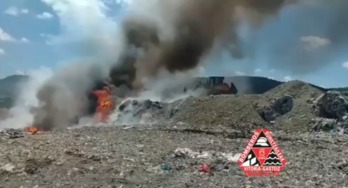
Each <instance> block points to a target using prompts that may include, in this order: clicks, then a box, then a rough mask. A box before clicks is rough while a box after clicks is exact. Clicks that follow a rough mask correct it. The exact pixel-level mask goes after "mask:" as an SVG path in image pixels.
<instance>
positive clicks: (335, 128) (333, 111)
mask: <svg viewBox="0 0 348 188" xmlns="http://www.w3.org/2000/svg"><path fill="white" fill-rule="evenodd" d="M313 112H314V113H315V114H316V115H317V116H318V118H315V119H313V120H312V124H313V127H312V130H313V131H326V132H338V133H342V134H348V100H347V99H346V98H345V97H344V96H343V95H342V94H341V93H340V92H338V91H328V92H326V93H324V94H323V95H321V96H320V97H318V98H317V99H316V100H315V101H314V103H313Z"/></svg>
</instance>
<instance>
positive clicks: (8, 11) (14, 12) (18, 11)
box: [4, 7, 29, 16]
mask: <svg viewBox="0 0 348 188" xmlns="http://www.w3.org/2000/svg"><path fill="white" fill-rule="evenodd" d="M4 13H5V14H8V15H12V16H18V15H20V14H28V13H29V10H28V9H19V8H17V7H9V8H8V9H6V10H5V12H4Z"/></svg>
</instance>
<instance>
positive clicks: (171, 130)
mask: <svg viewBox="0 0 348 188" xmlns="http://www.w3.org/2000/svg"><path fill="white" fill-rule="evenodd" d="M347 104H348V102H347V98H346V96H344V95H342V94H341V93H339V92H332V91H330V92H326V91H322V90H320V89H318V88H316V87H313V86H311V85H309V84H306V83H304V82H300V81H292V82H288V83H285V84H282V85H280V86H278V87H276V88H273V89H271V90H269V91H267V92H266V93H264V94H259V95H220V96H209V97H189V98H186V99H181V100H178V101H175V102H171V103H161V102H155V101H150V100H145V101H141V100H129V101H125V102H124V103H122V105H120V106H119V107H118V109H117V114H115V116H113V117H112V122H111V123H110V124H108V125H100V127H96V126H92V127H87V126H84V127H71V128H68V129H60V130H53V131H50V132H46V133H41V134H37V135H27V134H24V133H22V132H21V130H3V131H2V132H1V133H0V138H1V141H0V182H1V184H0V187H6V188H7V187H23V188H26V187H28V188H31V187H180V188H181V187H347V186H348V180H347V179H346V178H347V174H348V161H347V159H346V157H345V156H347V155H348V136H347V133H348V126H347V125H348V120H347V114H348V108H347ZM257 128H268V129H269V130H271V131H272V132H273V135H274V138H275V139H276V140H277V144H278V145H279V147H280V148H281V150H282V152H283V154H284V155H285V158H286V159H287V161H288V163H287V166H286V167H285V169H284V171H283V172H282V173H281V174H280V176H277V177H258V178H255V177H246V176H245V175H244V174H243V172H242V170H241V169H240V168H239V166H238V164H237V160H238V157H239V154H240V153H242V152H243V150H244V148H245V147H246V145H247V143H248V141H249V140H250V138H251V136H252V134H253V130H255V129H257ZM203 164H207V165H208V166H209V167H210V168H211V170H210V171H209V173H205V172H200V169H201V167H202V165H203Z"/></svg>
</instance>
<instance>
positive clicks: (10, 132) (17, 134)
mask: <svg viewBox="0 0 348 188" xmlns="http://www.w3.org/2000/svg"><path fill="white" fill-rule="evenodd" d="M0 136H4V137H6V138H8V139H15V138H22V137H24V134H23V132H22V131H21V130H19V129H5V130H2V131H0Z"/></svg>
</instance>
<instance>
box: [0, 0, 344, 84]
mask: <svg viewBox="0 0 348 188" xmlns="http://www.w3.org/2000/svg"><path fill="white" fill-rule="evenodd" d="M346 8H348V7H346ZM122 10H123V9H122V6H120V4H118V1H117V0H107V1H106V0H104V1H102V0H88V1H87V0H30V1H28V0H1V1H0V28H1V29H0V77H5V76H8V75H11V74H18V73H23V72H26V71H28V70H31V69H37V68H40V67H49V68H52V69H56V68H59V67H61V66H63V65H66V64H69V63H71V62H73V61H74V60H75V59H78V58H81V57H83V56H85V55H88V54H89V53H90V52H91V51H90V50H91V49H88V48H85V47H82V48H81V46H83V45H84V44H86V43H84V42H82V41H83V40H84V39H86V38H89V37H90V36H93V37H95V36H94V35H95V34H96V33H97V34H100V37H101V38H100V37H98V38H96V39H98V40H100V39H102V40H103V41H104V42H102V44H99V46H98V49H99V48H102V47H110V48H117V44H114V43H112V42H110V40H112V39H110V38H108V37H111V35H109V34H110V33H113V32H117V31H116V26H115V24H116V22H117V20H118V16H119V15H120V13H121V11H122ZM314 10H315V9H313V11H314ZM318 10H320V8H319V9H318ZM301 11H302V10H301V8H298V7H296V6H294V7H290V8H288V9H286V10H284V11H282V12H281V14H280V16H279V17H277V18H276V19H274V20H270V21H269V22H267V23H266V24H264V26H262V27H261V28H259V29H257V31H250V29H249V30H248V29H246V30H243V27H241V29H240V35H241V36H242V37H244V39H243V42H242V44H243V49H244V50H247V51H253V52H254V56H253V58H247V59H243V60H237V59H233V58H231V57H230V56H229V54H228V52H222V53H219V54H218V55H216V56H214V57H213V58H210V59H209V60H207V61H208V62H210V63H209V65H207V66H206V67H205V73H206V74H223V75H258V76H265V77H270V78H274V79H277V80H282V81H284V80H291V79H300V80H304V81H308V82H311V83H314V84H318V85H321V86H325V87H341V86H348V63H345V62H348V55H345V54H348V53H347V51H346V50H348V48H346V45H345V44H348V43H344V44H341V45H340V46H339V48H338V47H337V48H336V47H335V42H336V41H335V40H332V39H331V38H330V35H329V34H328V33H330V32H329V31H327V30H325V29H323V27H321V25H323V23H324V24H325V23H326V22H325V20H327V23H331V20H329V18H331V17H330V16H331V15H330V12H329V11H327V14H326V13H325V14H318V15H316V13H317V12H312V14H311V15H313V16H312V18H311V17H310V16H309V17H308V14H307V13H306V15H303V16H304V17H305V16H307V17H308V19H309V21H311V20H310V19H318V16H321V18H320V19H319V21H317V22H318V23H317V24H316V23H315V22H310V23H312V25H310V26H307V25H306V23H307V22H304V21H303V17H301V16H300V15H301V14H302V13H303V14H304V12H305V11H306V12H308V10H303V11H302V12H301ZM307 17H306V18H307ZM299 19H300V20H301V21H303V23H302V22H299V21H298V20H299ZM320 22H322V23H320ZM299 24H300V25H299ZM301 24H302V25H301ZM245 28H248V26H245ZM295 28H296V29H295ZM299 28H301V29H299ZM327 28H328V27H327ZM96 30H98V31H96ZM321 31H322V32H321ZM347 33H348V31H347ZM241 40H242V39H241ZM299 44H301V45H303V46H301V47H299V46H298V45H299ZM332 46H334V47H332ZM275 47H276V48H275ZM317 48H322V51H320V50H319V51H318V52H313V50H314V49H315V50H316V49H317ZM92 50H95V49H92ZM306 50H307V51H311V53H313V55H312V56H311V57H308V56H305V60H308V58H310V60H311V61H312V62H311V63H312V64H310V65H304V64H302V63H303V62H302V61H300V60H299V59H297V57H298V53H299V54H302V52H305V51H306ZM102 51H104V50H101V52H102ZM326 52H330V53H329V55H331V56H330V58H327V59H326V56H323V54H326ZM308 53H309V52H308ZM283 60H284V61H283ZM301 60H302V59H301ZM212 61H214V62H218V63H211V62H212ZM281 61H283V62H281ZM295 61H296V62H297V63H292V62H295ZM324 61H325V62H324Z"/></svg>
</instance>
